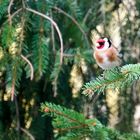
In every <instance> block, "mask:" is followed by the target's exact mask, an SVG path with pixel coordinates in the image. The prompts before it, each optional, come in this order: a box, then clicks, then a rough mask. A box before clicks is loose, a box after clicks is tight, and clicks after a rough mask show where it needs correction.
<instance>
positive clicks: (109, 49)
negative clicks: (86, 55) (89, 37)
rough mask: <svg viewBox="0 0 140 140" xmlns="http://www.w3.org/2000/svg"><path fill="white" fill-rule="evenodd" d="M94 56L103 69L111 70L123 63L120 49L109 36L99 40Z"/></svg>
mask: <svg viewBox="0 0 140 140" xmlns="http://www.w3.org/2000/svg"><path fill="white" fill-rule="evenodd" d="M93 56H94V58H95V60H96V63H97V64H98V66H99V67H100V68H102V69H103V70H109V69H112V68H115V67H117V66H119V65H120V64H121V59H120V57H121V54H120V51H119V49H118V48H117V47H115V46H114V45H113V44H112V41H111V40H110V39H109V38H107V37H102V38H100V39H98V40H97V42H96V46H95V50H94V53H93Z"/></svg>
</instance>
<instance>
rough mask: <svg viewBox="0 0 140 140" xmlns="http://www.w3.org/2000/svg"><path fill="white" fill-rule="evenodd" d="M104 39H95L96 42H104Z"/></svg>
mask: <svg viewBox="0 0 140 140" xmlns="http://www.w3.org/2000/svg"><path fill="white" fill-rule="evenodd" d="M104 42H105V41H104V40H103V39H99V40H98V41H97V43H104Z"/></svg>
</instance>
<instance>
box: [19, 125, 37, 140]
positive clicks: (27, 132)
mask: <svg viewBox="0 0 140 140" xmlns="http://www.w3.org/2000/svg"><path fill="white" fill-rule="evenodd" d="M20 129H21V131H23V132H24V133H25V134H26V135H27V136H28V137H30V139H31V140H35V138H34V136H33V135H32V134H31V133H30V132H29V131H27V130H26V129H24V128H22V127H20Z"/></svg>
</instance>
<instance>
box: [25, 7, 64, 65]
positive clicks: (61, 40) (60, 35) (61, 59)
mask: <svg viewBox="0 0 140 140" xmlns="http://www.w3.org/2000/svg"><path fill="white" fill-rule="evenodd" d="M26 10H27V11H29V12H32V13H34V14H36V15H39V16H41V17H43V18H45V19H47V20H49V21H50V22H51V23H52V24H53V26H54V27H55V29H56V31H57V33H58V36H59V40H60V65H62V63H63V50H64V49H63V48H64V47H63V39H62V34H61V32H60V30H59V27H58V25H57V23H56V22H55V21H54V20H53V19H52V18H50V17H49V16H47V15H44V14H42V13H40V12H38V11H36V10H33V9H31V8H26Z"/></svg>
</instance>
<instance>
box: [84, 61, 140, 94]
mask: <svg viewBox="0 0 140 140" xmlns="http://www.w3.org/2000/svg"><path fill="white" fill-rule="evenodd" d="M139 78H140V64H128V65H125V66H123V67H121V68H114V69H111V70H106V71H104V72H103V74H102V76H99V77H97V78H96V79H95V80H93V81H91V82H89V83H86V84H85V86H84V88H83V94H91V93H92V92H97V93H100V92H103V91H104V90H105V89H106V88H124V86H129V85H131V84H132V83H133V82H134V81H136V80H138V79H139Z"/></svg>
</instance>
